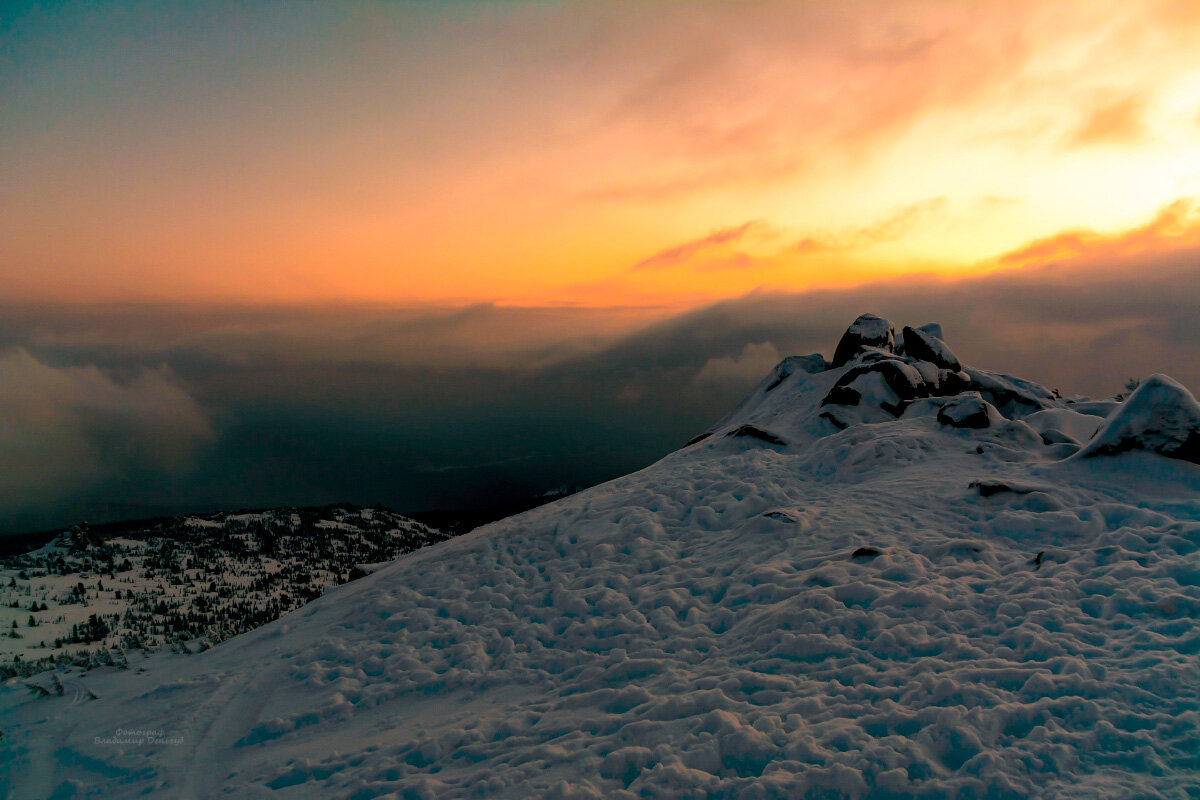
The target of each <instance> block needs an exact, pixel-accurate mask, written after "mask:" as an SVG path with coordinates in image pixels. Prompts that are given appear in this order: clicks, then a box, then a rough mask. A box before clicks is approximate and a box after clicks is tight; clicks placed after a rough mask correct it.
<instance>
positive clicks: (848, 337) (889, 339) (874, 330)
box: [832, 314, 896, 368]
mask: <svg viewBox="0 0 1200 800" xmlns="http://www.w3.org/2000/svg"><path fill="white" fill-rule="evenodd" d="M868 347H878V348H879V349H880V350H884V351H886V352H888V353H894V352H895V350H896V333H895V331H894V330H893V329H892V323H890V322H888V321H887V320H886V319H883V318H882V317H877V316H875V315H874V314H863V315H862V316H860V317H859V318H858V319H856V320H854V322H852V323H851V324H850V327H849V328H847V329H846V332H845V333H843V334H842V338H841V340H840V341H838V344H837V349H836V350H834V352H833V361H832V366H833V367H834V368H836V367H841V366H845V365H846V364H848V363H850V361H852V360H853V359H854V357H855V356H857V355H858V354H859V353H860V352H862V351H863V350H864V349H865V348H868Z"/></svg>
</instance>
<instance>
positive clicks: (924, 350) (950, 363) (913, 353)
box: [904, 328, 962, 372]
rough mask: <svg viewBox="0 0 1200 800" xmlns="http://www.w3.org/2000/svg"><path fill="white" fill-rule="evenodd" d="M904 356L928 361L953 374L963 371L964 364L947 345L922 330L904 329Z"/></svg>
mask: <svg viewBox="0 0 1200 800" xmlns="http://www.w3.org/2000/svg"><path fill="white" fill-rule="evenodd" d="M904 354H905V355H906V356H908V357H909V358H915V359H917V360H918V361H928V362H929V363H931V364H936V365H937V366H939V367H941V368H942V369H948V370H951V371H952V372H957V371H958V370H960V369H962V362H960V361H959V360H958V356H956V355H954V352H953V351H952V350H951V349H950V348H949V347H947V346H946V343H945V342H943V341H942V340H941V339H939V338H938V337H936V336H934V335H932V334H930V333H927V332H925V331H924V330H922V329H921V328H905V329H904Z"/></svg>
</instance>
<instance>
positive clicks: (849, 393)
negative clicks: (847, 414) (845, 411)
mask: <svg viewBox="0 0 1200 800" xmlns="http://www.w3.org/2000/svg"><path fill="white" fill-rule="evenodd" d="M861 402H862V392H860V391H858V390H857V389H852V388H850V387H849V386H845V385H843V384H840V383H838V384H835V385H834V387H833V388H832V389H830V390H829V391H828V392H827V393H826V395H825V396H824V397H822V398H821V405H823V406H827V405H838V406H856V405H858V404H859V403H861Z"/></svg>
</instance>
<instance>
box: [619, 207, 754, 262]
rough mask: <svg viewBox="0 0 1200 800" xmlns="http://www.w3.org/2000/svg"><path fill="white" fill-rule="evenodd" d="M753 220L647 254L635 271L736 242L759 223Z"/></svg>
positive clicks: (683, 258)
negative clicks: (650, 254)
mask: <svg viewBox="0 0 1200 800" xmlns="http://www.w3.org/2000/svg"><path fill="white" fill-rule="evenodd" d="M759 224H760V223H757V222H755V221H753V220H751V221H750V222H744V223H742V224H741V225H737V226H735V227H732V228H723V229H722V230H718V231H713V232H712V233H710V234H708V235H707V236H702V237H700V238H699V239H693V240H691V241H690V242H684V243H683V244H680V245H676V246H675V247H669V248H667V249H666V250H660V251H659V252H657V253H655V254H654V255H652V256H647V257H646V258H643V259H642V260H641V261H639V262H637V263H636V264H634V265H633V267H632V270H633V271H639V270H644V269H663V268H664V267H673V266H677V265H679V264H681V263H683V262H685V261H688V260H689V259H691V258H693V257H694V256H696V255H698V254H699V253H701V252H703V251H706V250H710V249H712V248H715V247H720V246H722V245H726V244H730V243H731V242H736V241H738V240H739V239H741V238H742V237H744V236H745V235H746V233H747V232H748V231H750V230H751V229H752V228H754V227H755V226H756V225H759Z"/></svg>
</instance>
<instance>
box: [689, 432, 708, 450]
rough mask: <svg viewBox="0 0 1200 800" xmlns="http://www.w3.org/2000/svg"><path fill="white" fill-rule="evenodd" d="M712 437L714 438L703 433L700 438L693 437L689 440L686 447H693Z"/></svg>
mask: <svg viewBox="0 0 1200 800" xmlns="http://www.w3.org/2000/svg"><path fill="white" fill-rule="evenodd" d="M710 436H712V434H711V433H702V434H700V435H699V436H693V437H692V438H691V439H688V440H687V444H685V445H684V447H691V446H692V445H694V444H696V443H697V442H703V441H704V440H705V439H707V438H708V437H710Z"/></svg>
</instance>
